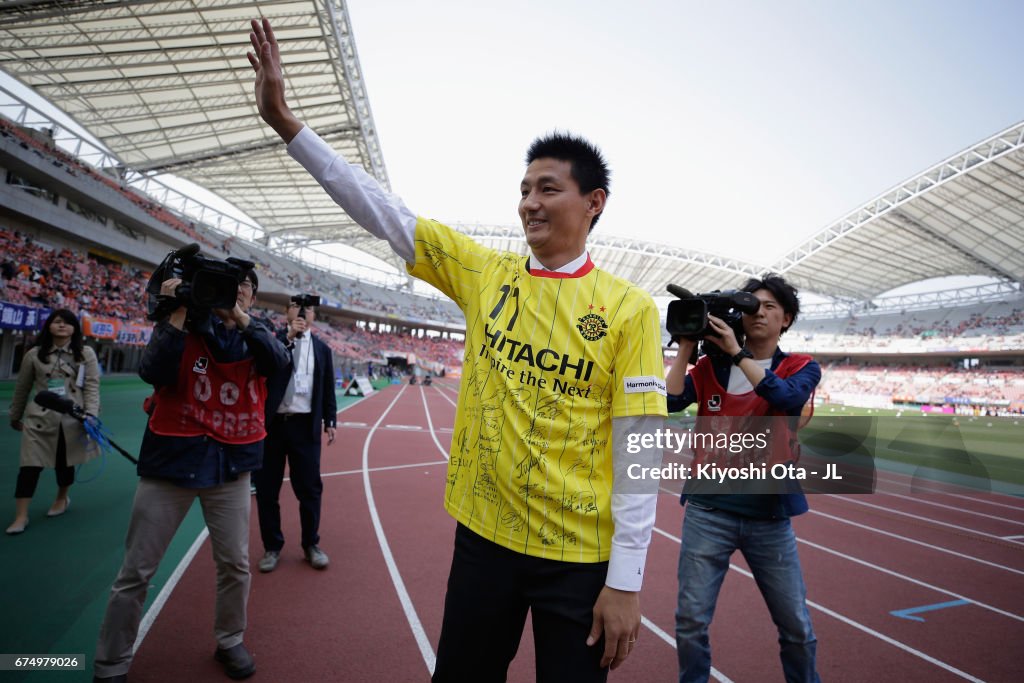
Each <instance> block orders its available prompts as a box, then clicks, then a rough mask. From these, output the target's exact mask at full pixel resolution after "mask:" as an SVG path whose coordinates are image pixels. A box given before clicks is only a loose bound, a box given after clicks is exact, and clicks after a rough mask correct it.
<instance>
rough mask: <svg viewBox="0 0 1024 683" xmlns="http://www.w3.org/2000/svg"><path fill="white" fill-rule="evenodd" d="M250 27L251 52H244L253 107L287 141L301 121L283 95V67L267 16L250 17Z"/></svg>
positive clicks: (300, 124) (294, 134)
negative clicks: (251, 83)
mask: <svg viewBox="0 0 1024 683" xmlns="http://www.w3.org/2000/svg"><path fill="white" fill-rule="evenodd" d="M251 24H252V31H251V32H250V33H249V42H251V43H252V47H253V50H254V52H247V53H246V57H248V58H249V64H251V65H252V69H253V71H255V72H256V83H255V87H254V91H255V95H256V108H257V109H259V112H260V116H261V117H262V118H263V120H264V121H266V122H267V124H268V125H269V126H270V127H271V128H273V129H274V130H275V131H276V132H277V134H278V135H280V136H281V137H282V138H283V139H284V141H285V142H290V141H291V139H292V138H293V137H295V136H296V135H297V134H298V132H299V131H300V130H302V122H301V121H299V120H298V119H297V118H295V115H294V114H292V112H291V109H289V108H288V103H287V101H286V100H285V96H284V71H283V70H282V68H281V51H280V48H279V47H278V44H277V39H276V38H275V37H274V29H273V28H272V27H271V26H270V20H269V19H267V18H265V17H264V18H263V19H262V21H261V20H259V19H253V20H252V21H251Z"/></svg>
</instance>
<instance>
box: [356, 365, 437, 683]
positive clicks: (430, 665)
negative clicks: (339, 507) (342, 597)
mask: <svg viewBox="0 0 1024 683" xmlns="http://www.w3.org/2000/svg"><path fill="white" fill-rule="evenodd" d="M407 386H409V385H407V384H405V385H402V388H401V389H400V390H399V391H398V394H397V395H396V396H395V398H394V399H392V401H391V403H390V404H388V407H387V408H386V409H385V410H384V412H383V413H381V416H380V417H379V418H377V422H375V423H374V425H373V427H372V428H371V429H370V433H369V434H367V435H366V440H365V441H364V442H363V490H364V491H365V492H366V504H367V507H368V508H369V511H370V521H372V522H373V530H374V532H375V533H376V534H377V543H378V544H379V545H380V551H381V553H382V554H383V555H384V563H385V564H386V565H387V567H388V573H389V574H390V575H391V583H392V584H394V586H395V592H396V593H398V601H399V602H401V603H402V610H403V611H404V612H405V618H406V620H408V622H409V628H411V629H412V635H413V637H415V638H416V644H417V645H418V646H419V648H420V654H421V655H422V656H423V662H424V663H425V664H426V665H427V670H428V671H430V674H431V675H433V674H434V665H435V664H436V662H437V656H436V655H435V654H434V648H433V647H432V646H431V645H430V640H429V639H428V638H427V633H426V631H424V630H423V624H422V623H421V622H420V618H419V616H418V615H417V614H416V608H415V607H414V606H413V604H412V598H410V597H409V591H407V590H406V589H405V582H404V581H402V575H401V574H400V573H399V571H398V565H397V564H396V563H395V556H394V555H392V554H391V546H390V545H388V539H387V536H386V535H385V534H384V527H383V526H382V525H381V523H380V516H379V515H378V514H377V504H376V503H375V502H374V499H373V488H372V487H371V486H370V466H369V462H370V442H371V441H372V440H373V435H374V433H376V431H377V428H378V427H379V426H380V423H381V422H383V421H384V418H385V417H387V414H388V413H390V412H391V409H392V408H393V407H394V406H395V403H397V402H398V399H400V398H401V397H402V394H404V393H405V388H406V387H407Z"/></svg>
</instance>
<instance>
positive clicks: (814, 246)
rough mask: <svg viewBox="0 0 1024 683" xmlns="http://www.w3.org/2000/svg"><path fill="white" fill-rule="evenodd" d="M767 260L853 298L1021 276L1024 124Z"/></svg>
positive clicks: (816, 286)
mask: <svg viewBox="0 0 1024 683" xmlns="http://www.w3.org/2000/svg"><path fill="white" fill-rule="evenodd" d="M773 267H774V269H776V270H779V271H781V272H784V273H786V274H787V276H789V277H792V278H793V279H794V280H795V281H796V282H798V283H801V284H802V285H803V286H804V287H805V288H806V289H808V290H809V291H814V292H818V293H821V294H826V295H832V296H835V297H849V298H854V299H859V300H862V301H867V300H870V299H872V298H874V297H876V296H878V295H879V294H882V293H884V292H887V291H889V290H891V289H894V288H896V287H899V286H901V285H905V284H908V283H912V282H918V281H920V280H926V279H930V278H936V277H943V276H951V275H985V276H989V277H992V278H994V279H996V280H1000V281H1003V282H1011V283H1021V282H1024V122H1022V123H1018V124H1016V125H1015V126H1012V127H1010V128H1008V129H1006V130H1004V131H1002V132H1000V133H997V134H996V135H993V136H992V137H990V138H988V139H987V140H983V141H982V142H979V143H978V144H976V145H974V146H972V147H970V148H968V149H966V150H963V151H961V152H959V153H957V154H955V155H953V156H952V157H950V158H948V159H946V160H945V161H943V162H941V163H939V164H936V165H935V166H933V167H931V168H929V169H927V170H926V171H924V172H922V173H920V174H919V175H917V176H915V177H913V178H911V179H909V180H907V181H906V182H903V183H900V184H899V185H898V186H896V187H894V188H892V189H890V190H888V191H886V192H884V193H883V194H882V195H880V196H879V197H877V198H876V199H873V200H872V201H870V202H868V203H866V204H864V205H863V206H861V207H859V208H858V209H856V210H855V211H853V212H851V213H850V214H849V215H847V216H844V217H843V218H842V219H840V220H838V221H836V222H835V223H833V224H832V225H830V226H828V227H826V228H825V229H824V230H822V231H821V232H819V233H818V234H817V235H815V236H814V237H812V238H811V239H809V240H807V241H806V242H804V243H803V244H801V245H799V246H797V247H796V248H795V249H794V250H793V251H791V252H790V253H789V254H787V255H786V256H785V257H784V258H783V259H781V260H780V261H779V262H777V263H776V264H774V266H773Z"/></svg>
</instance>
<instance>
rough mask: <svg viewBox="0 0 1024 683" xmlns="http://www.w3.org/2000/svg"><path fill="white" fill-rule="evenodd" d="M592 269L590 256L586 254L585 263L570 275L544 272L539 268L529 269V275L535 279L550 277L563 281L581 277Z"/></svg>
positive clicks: (549, 271)
mask: <svg viewBox="0 0 1024 683" xmlns="http://www.w3.org/2000/svg"><path fill="white" fill-rule="evenodd" d="M593 269H594V262H593V261H591V260H590V255H589V254H587V262H586V263H584V264H583V265H582V266H580V267H579V269H578V270H576V271H574V272H572V273H560V272H558V271H554V270H544V269H540V268H530V269H529V270H530V275H533V276H535V277H550V278H555V279H565V278H571V277H583V276H584V275H586V274H587V273H589V272H590V271H592V270H593Z"/></svg>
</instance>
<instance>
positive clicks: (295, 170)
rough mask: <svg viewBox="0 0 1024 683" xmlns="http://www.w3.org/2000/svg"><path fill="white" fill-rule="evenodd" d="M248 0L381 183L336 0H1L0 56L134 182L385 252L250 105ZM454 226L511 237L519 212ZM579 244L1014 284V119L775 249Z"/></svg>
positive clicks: (687, 266)
mask: <svg viewBox="0 0 1024 683" xmlns="http://www.w3.org/2000/svg"><path fill="white" fill-rule="evenodd" d="M261 14H262V15H264V16H267V17H269V18H270V19H271V20H272V21H273V22H274V26H275V30H276V32H277V36H278V39H279V41H280V42H281V43H282V44H283V46H284V47H283V52H285V53H286V54H287V55H288V59H287V62H286V65H285V66H286V70H287V73H288V79H289V87H290V90H291V99H292V102H293V104H294V108H295V110H296V113H297V114H298V116H299V117H300V118H302V119H303V120H305V121H307V122H308V123H309V124H310V126H311V127H312V128H313V129H315V130H316V131H317V132H318V133H320V134H321V135H323V136H324V137H325V138H326V139H327V140H328V142H329V143H330V144H332V145H333V146H334V147H336V148H338V149H339V150H340V151H341V152H342V153H343V154H345V155H346V157H347V158H348V159H350V160H351V161H353V162H355V163H359V164H362V165H363V167H364V168H366V169H367V170H369V171H370V172H371V173H373V174H374V175H375V176H376V177H377V178H378V179H379V180H380V181H381V182H382V183H383V184H384V185H385V186H388V179H387V173H386V170H385V166H384V161H383V157H382V154H381V152H380V148H379V145H378V142H377V137H376V131H375V128H374V124H373V117H372V115H371V111H370V105H369V101H368V98H367V95H366V91H365V88H364V85H363V80H362V75H361V72H360V68H359V60H358V56H357V54H356V48H355V42H354V38H353V34H352V30H351V27H350V25H349V21H348V14H347V9H346V6H345V3H344V1H343V0H294V1H291V2H259V3H255V2H232V1H230V0H178V1H171V2H149V1H146V0H138V1H135V2H130V3H120V2H74V1H68V2H43V1H39V2H32V1H28V0H26V1H23V2H9V3H4V4H3V5H2V6H0V44H2V45H3V47H2V48H0V68H2V69H4V70H5V71H7V72H8V73H10V74H11V75H13V76H15V77H16V78H17V79H18V80H20V81H21V82H22V83H24V84H26V85H28V86H29V87H31V88H32V89H34V90H35V91H36V92H38V93H39V94H40V95H42V96H43V97H45V98H46V99H48V100H49V101H50V102H52V103H53V104H55V105H56V106H57V107H59V108H60V109H62V110H63V111H65V112H67V113H68V114H69V115H71V116H72V117H73V118H74V119H75V120H76V121H77V122H78V123H79V124H81V125H82V127H84V128H85V129H86V130H88V131H89V132H90V133H92V134H93V135H94V136H96V137H97V138H98V139H99V140H100V141H101V142H102V143H103V144H105V145H106V146H107V147H108V148H109V149H110V150H111V151H112V152H113V159H112V160H109V159H108V160H107V162H105V163H104V164H98V165H107V166H110V165H112V164H114V165H119V166H120V170H121V171H122V172H124V173H125V174H126V177H128V178H129V179H130V180H131V181H132V184H133V185H135V186H136V187H143V189H146V190H147V191H150V193H151V194H153V195H154V196H155V197H157V198H158V199H159V200H161V201H164V202H165V203H169V196H168V193H167V191H166V187H164V186H160V187H159V188H156V186H155V185H152V186H151V185H149V184H147V183H148V181H149V180H150V179H152V178H157V177H159V176H160V174H173V175H175V176H179V177H183V178H186V179H188V180H190V181H192V182H194V183H196V184H198V185H200V186H202V187H204V188H206V189H208V190H210V191H212V192H214V193H216V194H218V195H220V196H221V197H223V198H224V199H226V200H227V201H229V202H231V203H232V204H234V205H236V206H238V207H239V208H241V209H242V210H244V211H246V212H247V213H248V214H249V215H250V216H251V217H252V218H253V219H254V220H255V221H257V222H258V224H259V227H258V228H257V227H256V226H251V225H248V226H246V227H248V228H251V229H254V230H256V231H257V235H258V236H260V237H264V238H266V237H269V238H270V239H269V240H264V241H265V243H268V244H269V246H271V248H274V249H276V250H282V251H285V252H289V251H292V250H294V249H297V248H300V247H304V246H309V245H315V244H318V243H324V242H340V243H343V244H346V245H348V246H352V247H355V248H358V249H362V250H363V251H365V252H367V253H370V254H372V255H374V256H377V257H378V258H382V259H384V260H385V261H389V262H391V263H394V264H396V265H397V264H398V260H397V258H396V257H394V255H393V254H391V252H390V250H389V248H388V247H387V245H386V244H385V243H383V242H381V241H379V240H376V239H375V238H372V237H369V236H368V235H367V234H366V233H365V232H364V231H363V230H362V229H361V228H359V227H358V226H356V225H355V224H354V223H353V222H352V221H351V220H350V219H348V217H347V216H345V215H344V213H342V212H341V211H339V210H338V208H337V206H336V205H335V204H334V203H333V201H332V200H331V199H330V198H329V197H327V196H326V194H324V192H323V191H322V190H321V189H320V187H319V186H318V185H317V184H316V183H315V182H314V181H312V179H311V178H309V176H308V175H307V174H306V173H305V172H304V171H302V170H301V168H300V167H299V166H298V165H297V164H295V163H294V162H293V161H292V160H291V159H289V158H288V157H287V154H286V153H285V150H284V146H283V145H281V143H280V141H279V140H278V139H277V137H276V135H275V134H274V133H273V131H271V130H270V128H269V127H267V126H265V125H264V124H263V123H262V122H261V121H260V119H259V117H258V114H257V112H256V109H255V106H254V105H253V104H252V96H251V90H252V71H251V68H250V67H249V65H248V62H247V61H246V59H245V57H244V53H245V52H246V50H247V49H248V47H249V45H248V38H247V23H248V20H249V19H250V18H252V17H255V16H258V15H261ZM140 174H141V175H140ZM140 177H141V178H143V179H144V181H145V182H143V183H140V182H139V178H140ZM153 188H156V191H154V189H153ZM161 188H163V189H161ZM185 204H186V206H185V210H187V211H189V212H192V213H195V212H194V211H192V210H191V209H190V208H189V207H188V206H187V204H188V200H187V199H186V200H185ZM172 205H173V204H172ZM206 209H209V207H203V210H202V211H201V212H200V213H201V214H202V216H204V218H203V220H204V221H206V222H208V223H211V224H214V225H218V226H222V225H223V223H222V218H223V217H222V216H217V217H216V219H215V220H210V219H209V218H208V217H209V216H210V215H211V213H210V212H208V211H206ZM213 213H216V212H213ZM459 227H460V228H461V229H463V230H464V231H466V232H468V233H470V234H473V235H475V236H476V237H478V238H480V239H482V240H483V241H486V242H487V243H489V244H491V245H493V246H496V247H499V248H506V249H511V250H513V251H519V252H520V253H525V249H526V246H525V243H524V241H523V239H522V233H521V229H520V228H518V227H507V226H459ZM590 244H591V247H592V250H593V252H594V258H595V261H597V262H598V263H600V264H601V265H602V267H604V268H606V269H608V270H610V271H612V272H615V273H617V274H619V275H622V276H623V277H626V278H628V279H630V280H633V281H634V282H636V283H637V284H639V285H640V286H642V287H644V288H645V289H647V290H648V291H650V292H651V293H652V294H664V287H665V285H666V284H667V283H669V282H673V283H676V284H680V285H682V286H685V287H687V288H688V289H691V290H693V291H707V290H709V289H715V288H719V287H722V286H726V285H728V284H730V283H736V282H738V281H740V280H741V279H742V278H743V277H744V276H747V275H752V274H757V273H761V272H764V271H765V270H767V269H771V270H776V271H780V272H783V273H785V274H786V275H787V277H789V278H791V279H792V280H794V281H795V282H796V284H798V286H800V288H801V289H802V290H803V291H808V292H815V293H818V294H823V295H826V296H829V297H833V298H834V299H836V300H838V301H839V302H849V303H850V304H851V305H853V304H854V303H864V302H868V301H870V300H872V299H874V298H876V297H878V296H879V295H880V294H882V293H884V292H887V291H889V290H891V289H893V288H896V287H899V286H901V285H904V284H908V283H912V282H917V281H921V280H927V279H931V278H936V277H942V276H950V275H984V276H989V277H992V278H994V279H995V280H997V281H1000V282H1003V283H1017V286H1018V287H1019V283H1021V282H1022V281H1024V123H1021V124H1018V125H1016V126H1013V127H1011V128H1009V129H1007V130H1005V131H1003V132H1001V133H999V134H997V135H994V136H992V137H991V138H989V139H987V140H984V141H982V142H980V143H978V144H977V145H974V146H973V147H971V148H969V149H967V150H964V151H962V152H959V153H958V154H955V155H954V156H952V157H950V158H949V159H947V160H945V161H943V162H942V163H940V164H937V165H936V166H934V167H932V168H930V169H927V170H926V171H924V172H923V173H921V174H919V175H918V176H916V177H914V178H911V179H909V180H907V181H906V182H904V183H901V184H900V185H898V186H897V187H894V188H892V189H891V190H888V191H886V192H885V193H883V194H882V195H881V196H879V197H878V198H876V199H873V200H872V201H870V202H867V203H866V204H864V205H863V206H862V207H859V208H858V209H856V210H855V211H853V212H851V213H850V214H849V215H847V216H845V217H844V218H842V219H840V220H839V221H836V222H835V223H834V224H832V225H830V226H827V227H826V228H824V229H823V230H821V231H820V232H819V233H818V234H816V235H815V236H814V237H812V238H811V239H809V240H807V241H806V242H804V243H803V244H800V245H798V246H797V247H795V248H794V249H793V250H792V251H791V252H790V253H789V254H787V255H786V256H785V257H784V258H782V259H781V260H780V261H778V262H776V263H774V264H756V263H749V262H744V261H739V260H736V259H730V258H726V257H722V256H716V255H713V254H708V253H705V252H696V251H692V250H687V249H682V248H679V247H672V246H668V245H662V244H657V243H652V242H644V241H640V240H633V239H629V238H625V237H617V236H612V235H607V234H604V233H602V232H601V230H600V229H599V230H597V231H596V232H595V233H594V234H593V235H592V236H591V242H590Z"/></svg>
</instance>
